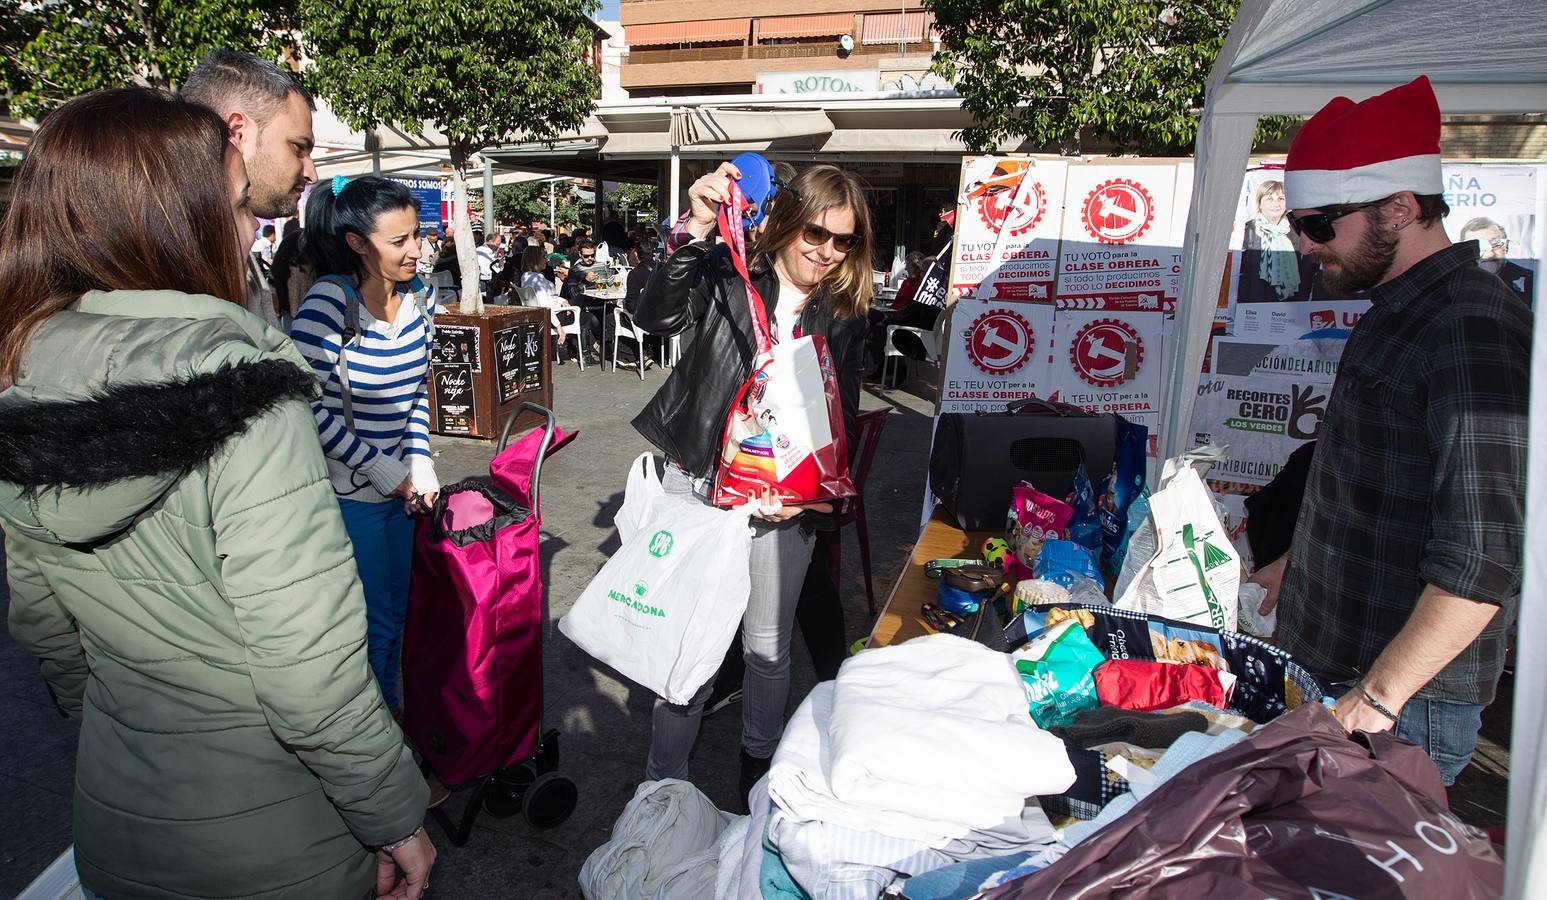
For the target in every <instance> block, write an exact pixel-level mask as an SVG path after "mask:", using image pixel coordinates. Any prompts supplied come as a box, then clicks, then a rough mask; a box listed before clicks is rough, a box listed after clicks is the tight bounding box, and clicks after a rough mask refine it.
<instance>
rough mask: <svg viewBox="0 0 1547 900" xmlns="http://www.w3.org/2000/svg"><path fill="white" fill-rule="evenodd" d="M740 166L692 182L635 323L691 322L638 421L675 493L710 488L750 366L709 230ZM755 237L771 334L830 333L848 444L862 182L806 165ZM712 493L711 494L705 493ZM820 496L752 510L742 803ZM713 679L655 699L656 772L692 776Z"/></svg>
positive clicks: (659, 330)
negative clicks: (678, 230) (677, 229)
mask: <svg viewBox="0 0 1547 900" xmlns="http://www.w3.org/2000/svg"><path fill="white" fill-rule="evenodd" d="M740 176H741V173H740V172H738V171H737V170H736V168H735V167H734V166H732V165H731V164H730V163H723V164H721V166H720V167H719V168H718V169H716V170H715V171H714V172H713V173H711V174H709V175H705V176H704V177H703V178H700V179H698V181H696V182H694V183H693V186H692V187H691V188H689V189H688V198H689V200H690V201H691V204H692V208H691V210H690V212H689V216H688V219H687V222H686V223H685V227H686V230H687V231H688V233H689V234H690V235H691V236H692V238H693V240H692V242H691V243H688V244H685V245H683V246H681V247H679V248H677V250H676V251H675V252H673V253H672V254H671V256H669V257H667V259H666V260H665V261H664V262H663V263H661V264H660V265H659V266H658V267H657V269H656V272H655V274H654V275H653V276H652V277H651V279H650V283H649V285H648V286H647V287H646V288H645V291H644V293H643V295H642V296H641V297H640V299H639V307H638V312H637V313H636V314H635V321H636V322H638V323H639V325H640V326H641V327H643V328H644V329H646V330H647V331H650V332H653V333H655V334H662V335H672V334H681V333H683V332H687V331H690V330H691V331H692V332H693V340H692V342H691V343H690V344H688V348H687V350H686V352H685V353H684V354H683V358H682V361H681V363H680V364H679V365H678V366H677V367H676V368H674V369H673V370H672V373H671V377H669V378H668V379H667V380H666V383H665V384H664V385H662V386H661V389H660V391H659V392H657V393H656V395H655V397H654V399H652V400H651V401H650V403H649V405H648V406H646V407H645V409H644V411H643V412H641V413H640V414H639V416H638V417H636V418H635V419H634V427H635V428H637V429H639V431H640V433H641V434H643V435H644V436H645V437H646V438H648V439H649V440H650V442H651V443H652V444H654V445H655V446H656V447H658V448H660V449H661V451H662V452H663V453H665V455H666V459H667V465H666V473H665V475H664V477H663V478H662V484H663V486H664V487H665V489H666V491H667V492H669V493H678V494H689V493H692V494H696V495H697V496H698V497H699V498H701V499H702V498H703V497H705V496H706V495H707V493H708V487H709V483H710V482H711V481H712V479H713V477H714V466H715V461H716V460H717V459H718V458H719V451H720V440H721V436H722V430H723V429H724V426H725V419H726V416H727V415H728V414H729V412H730V408H731V404H732V403H733V402H734V400H735V396H736V392H737V390H738V389H739V388H740V387H741V385H742V383H743V382H745V381H746V379H747V378H748V376H750V374H751V372H752V357H753V353H754V347H755V346H756V341H755V340H754V338H753V331H752V321H751V313H750V311H749V308H748V306H747V289H746V285H745V282H743V280H742V278H741V276H740V275H739V274H737V272H736V270H735V269H734V268H733V267H732V265H731V261H730V256H729V250H728V249H727V248H726V247H725V246H724V245H717V244H716V243H715V241H714V240H713V238H714V235H713V231H714V227H715V213H716V211H717V209H718V207H719V205H720V204H722V203H724V202H726V201H728V200H729V199H730V188H731V181H732V179H735V178H739V177H740ZM766 213H767V218H766V219H765V221H764V222H763V225H762V228H761V229H760V230H759V231H758V232H757V233H756V234H755V235H754V236H753V237H752V241H751V246H750V248H749V259H748V263H749V266H750V271H751V274H752V283H753V286H754V287H756V288H757V292H758V294H759V295H761V297H762V300H763V305H764V307H765V309H766V310H767V314H768V323H769V328H770V330H771V331H772V333H773V335H774V337H775V339H776V340H790V339H792V338H794V337H798V336H801V335H822V336H823V337H824V338H826V340H827V345H828V347H829V349H830V350H831V352H832V357H833V364H834V368H835V370H836V371H837V373H838V387H839V393H840V396H841V398H842V401H843V418H844V428H845V431H846V432H847V436H848V438H849V442H850V443H851V444H852V442H853V438H854V421H855V416H856V414H857V412H858V409H859V385H860V371H861V360H862V357H863V351H864V339H865V324H866V320H865V311H866V310H867V309H868V308H869V305H870V297H871V281H870V265H871V260H870V257H871V233H870V211H869V208H868V207H867V206H866V205H865V198H864V194H863V192H862V190H861V187H860V184H859V182H858V181H857V180H856V179H855V178H854V177H853V176H852V175H849V174H847V173H845V172H843V171H841V170H840V169H838V168H836V167H834V166H830V165H818V166H812V167H810V168H808V169H806V170H805V171H803V172H801V173H800V174H799V175H797V176H795V178H794V179H793V180H792V181H791V182H790V183H789V184H786V185H780V186H779V190H778V192H777V193H776V194H775V195H774V197H773V198H772V200H771V201H770V202H769V205H768V207H767V209H766ZM705 502H707V501H705ZM827 512H831V507H830V506H827V505H826V504H816V505H813V506H810V507H785V508H783V509H781V510H779V511H778V512H777V513H774V514H772V515H769V516H763V517H759V518H756V519H754V520H753V524H754V527H755V533H754V537H753V540H752V560H751V563H752V566H751V570H752V592H751V596H750V597H749V598H748V601H747V612H746V615H745V617H744V618H743V619H742V626H741V629H742V630H741V635H742V643H743V647H744V659H745V661H746V667H747V671H746V675H745V677H744V678H743V681H742V690H743V702H742V738H741V740H742V748H741V782H740V794H739V798H738V800H737V805H739V806H742V807H744V806H745V804H746V800H747V791H748V790H750V789H751V787H752V785H753V784H754V783H755V782H756V781H757V780H758V779H759V778H761V777H762V775H763V773H764V772H766V771H767V770H768V762H769V759H770V757H772V756H773V751H774V747H775V746H776V745H777V744H778V742H779V736H780V734H781V732H782V731H783V728H784V709H785V704H786V701H787V700H788V698H789V691H790V658H789V657H790V635H791V632H792V631H793V628H794V618H795V606H796V602H797V601H798V599H799V597H800V591H801V585H802V583H803V581H804V578H805V573H806V567H807V565H808V563H809V562H810V560H811V550H812V544H813V540H814V537H813V535H814V532H815V530H816V519H817V518H819V517H820V516H821V515H822V514H824V513H827ZM712 687H713V679H711V680H710V682H709V683H707V684H705V685H704V686H703V688H702V689H701V690H700V691H699V693H698V696H696V697H694V698H693V700H692V701H691V702H690V703H688V704H686V705H683V706H674V705H671V704H668V703H666V702H665V701H664V700H660V699H657V700H656V702H655V713H654V733H653V737H652V739H651V743H650V758H649V761H648V763H647V766H646V772H647V775H648V777H649V778H652V779H658V778H687V775H688V755H689V753H690V752H691V751H692V749H693V742H694V740H695V739H696V737H697V735H698V725H699V720H700V718H701V716H702V713H703V708H704V701H705V700H706V699H707V698H708V696H709V692H710V690H711V688H712Z"/></svg>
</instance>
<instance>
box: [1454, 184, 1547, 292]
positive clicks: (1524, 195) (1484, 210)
mask: <svg viewBox="0 0 1547 900" xmlns="http://www.w3.org/2000/svg"><path fill="white" fill-rule="evenodd" d="M1540 176H1541V168H1540V167H1539V166H1521V165H1503V164H1496V165H1487V164H1471V163H1455V164H1450V165H1446V166H1445V203H1446V205H1448V206H1449V207H1450V214H1449V215H1448V216H1446V217H1445V233H1446V234H1448V235H1450V238H1451V240H1453V241H1456V242H1457V243H1460V242H1462V241H1474V242H1476V243H1477V245H1478V251H1479V253H1478V257H1479V261H1478V264H1479V265H1481V266H1482V267H1483V268H1484V269H1486V270H1488V271H1490V272H1492V273H1494V274H1495V275H1498V276H1499V278H1501V279H1503V281H1504V283H1505V284H1506V285H1508V286H1509V288H1510V290H1512V291H1514V292H1515V293H1516V295H1518V296H1519V297H1520V299H1521V300H1523V301H1525V303H1526V304H1527V305H1534V303H1535V300H1536V296H1535V292H1536V289H1535V281H1536V269H1537V267H1538V265H1539V260H1541V258H1542V244H1543V236H1542V234H1541V233H1540V229H1539V227H1538V224H1537V221H1536V216H1537V212H1538V210H1539V208H1540V205H1541V204H1540V199H1539V198H1538V191H1539V190H1540V187H1539V185H1541V177H1540Z"/></svg>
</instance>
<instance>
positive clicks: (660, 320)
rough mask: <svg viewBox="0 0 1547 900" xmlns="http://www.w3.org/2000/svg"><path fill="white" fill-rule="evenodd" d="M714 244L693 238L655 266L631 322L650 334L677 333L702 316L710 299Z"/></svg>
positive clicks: (690, 325) (711, 297) (712, 284)
mask: <svg viewBox="0 0 1547 900" xmlns="http://www.w3.org/2000/svg"><path fill="white" fill-rule="evenodd" d="M713 265H714V244H713V243H712V242H711V241H709V240H707V239H706V240H701V241H693V242H692V243H688V244H683V245H682V246H681V247H678V248H677V250H676V252H674V253H672V255H671V256H668V257H666V259H665V260H664V261H663V262H661V263H660V264H659V265H657V266H656V267H655V272H654V274H652V275H651V276H650V283H649V284H647V285H645V289H644V292H643V293H641V294H640V296H639V308H638V311H637V312H635V313H634V323H635V324H636V325H638V326H639V327H640V328H643V329H644V330H646V331H648V332H650V333H651V334H662V335H670V334H681V333H682V332H684V331H686V330H687V329H688V328H691V327H692V326H693V323H695V322H697V321H699V320H700V319H702V318H703V316H704V313H705V312H707V311H708V309H709V304H710V302H711V301H712V300H713V298H714V279H713V271H712V270H713Z"/></svg>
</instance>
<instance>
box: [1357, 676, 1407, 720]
mask: <svg viewBox="0 0 1547 900" xmlns="http://www.w3.org/2000/svg"><path fill="white" fill-rule="evenodd" d="M1354 688H1355V690H1357V691H1359V695H1360V696H1361V697H1363V698H1364V700H1365V702H1366V703H1368V704H1370V706H1372V707H1374V708H1375V711H1376V712H1378V713H1380V714H1381V715H1383V716H1385V717H1386V718H1388V719H1390V720H1391V722H1392V724H1393V725H1394V724H1396V721H1397V718H1398V716H1397V714H1396V713H1394V712H1392V711H1391V710H1389V709H1387V708H1386V707H1385V706H1384V705H1383V704H1382V703H1381V702H1380V701H1379V700H1376V699H1375V697H1374V696H1372V695H1371V694H1370V692H1369V691H1367V690H1365V687H1364V682H1362V681H1360V682H1356V683H1355V684H1354Z"/></svg>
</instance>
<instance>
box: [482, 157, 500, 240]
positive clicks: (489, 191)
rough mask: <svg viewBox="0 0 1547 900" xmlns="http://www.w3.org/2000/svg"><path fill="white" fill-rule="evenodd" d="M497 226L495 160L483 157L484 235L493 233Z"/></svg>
mask: <svg viewBox="0 0 1547 900" xmlns="http://www.w3.org/2000/svg"><path fill="white" fill-rule="evenodd" d="M496 227H497V224H496V222H495V221H494V160H492V159H490V158H489V157H487V156H485V157H484V158H483V229H484V235H485V236H488V235H492V234H494V231H495V229H496Z"/></svg>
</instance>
